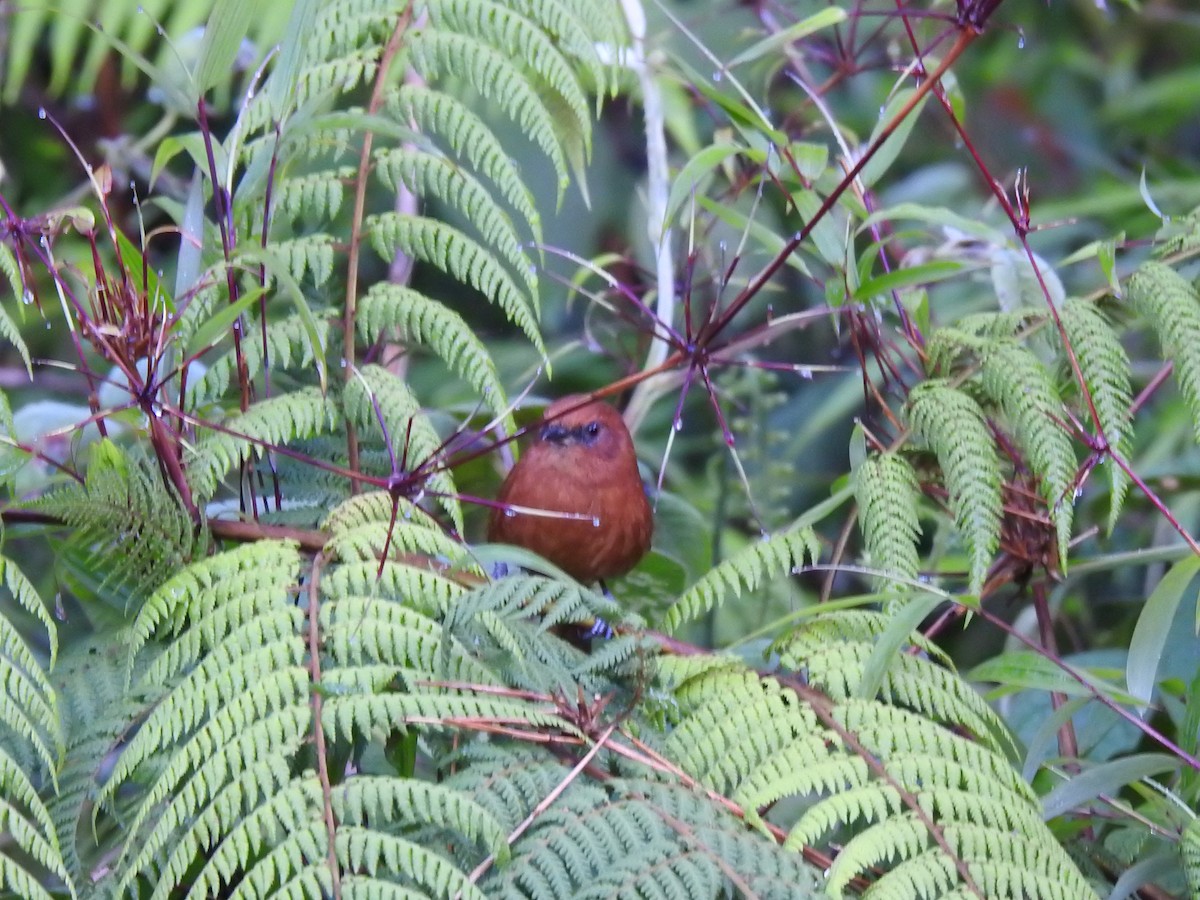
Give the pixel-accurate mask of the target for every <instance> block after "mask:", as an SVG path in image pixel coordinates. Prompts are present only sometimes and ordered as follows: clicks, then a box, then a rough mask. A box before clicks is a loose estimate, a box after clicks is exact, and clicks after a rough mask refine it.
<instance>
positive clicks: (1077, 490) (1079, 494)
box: [1075, 485, 1083, 500]
mask: <svg viewBox="0 0 1200 900" xmlns="http://www.w3.org/2000/svg"><path fill="white" fill-rule="evenodd" d="M1082 496H1083V485H1080V486H1079V487H1077V488H1075V499H1076V500H1078V499H1079V498H1080V497H1082Z"/></svg>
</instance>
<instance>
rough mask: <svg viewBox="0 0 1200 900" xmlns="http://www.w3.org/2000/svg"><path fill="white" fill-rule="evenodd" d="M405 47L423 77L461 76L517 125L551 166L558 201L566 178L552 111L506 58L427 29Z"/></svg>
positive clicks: (480, 44) (477, 42)
mask: <svg viewBox="0 0 1200 900" xmlns="http://www.w3.org/2000/svg"><path fill="white" fill-rule="evenodd" d="M408 51H409V54H410V58H411V62H412V65H413V67H414V68H415V69H417V71H419V72H420V73H421V74H422V75H423V76H424V77H425V78H426V80H429V81H433V80H434V79H436V78H437V77H438V76H439V75H450V76H457V77H460V78H463V79H464V80H466V81H467V82H469V83H470V85H471V87H473V88H474V89H475V90H476V91H478V92H479V94H481V95H482V96H483V97H486V98H487V99H489V100H491V101H493V102H494V103H496V104H497V105H498V106H499V108H500V109H501V110H503V112H504V113H505V114H506V115H508V116H509V118H511V119H512V120H513V121H514V122H515V123H516V124H517V125H518V126H520V128H521V131H522V133H523V134H525V135H526V136H527V137H528V138H529V140H530V141H532V142H533V143H534V144H535V145H536V146H537V147H538V148H539V149H540V150H541V151H542V152H543V153H544V154H545V155H546V158H547V159H549V160H550V162H551V164H552V165H553V166H554V171H555V172H556V173H557V175H558V197H559V200H560V201H561V200H562V196H563V194H564V192H565V191H566V188H567V184H568V183H569V177H568V174H567V160H566V156H565V154H564V153H563V148H562V146H561V145H560V143H559V136H558V131H557V129H556V123H555V121H554V114H553V113H552V112H551V110H550V109H549V107H548V106H547V105H546V103H545V102H544V101H543V100H542V98H541V96H539V94H538V91H537V88H536V87H535V86H534V85H533V84H531V83H530V81H529V79H528V78H527V77H526V75H525V73H524V72H522V71H521V69H520V68H519V67H518V66H517V65H516V64H514V63H513V62H512V60H510V59H509V58H508V57H507V56H505V55H504V54H503V53H502V52H501V51H499V50H497V49H493V48H492V47H491V46H489V44H488V43H487V42H486V41H485V40H482V39H478V38H474V37H469V36H467V35H465V34H455V33H451V32H446V31H438V30H435V29H432V28H430V29H426V30H424V31H422V32H420V33H419V34H415V35H413V36H412V38H411V39H410V40H409V44H408Z"/></svg>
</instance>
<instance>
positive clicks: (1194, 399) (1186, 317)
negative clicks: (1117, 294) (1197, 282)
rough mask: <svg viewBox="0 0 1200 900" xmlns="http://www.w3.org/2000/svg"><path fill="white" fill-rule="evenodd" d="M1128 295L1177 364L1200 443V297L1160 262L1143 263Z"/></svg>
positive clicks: (1178, 275) (1131, 280)
mask: <svg viewBox="0 0 1200 900" xmlns="http://www.w3.org/2000/svg"><path fill="white" fill-rule="evenodd" d="M1126 293H1127V296H1128V297H1129V301H1130V302H1131V303H1132V304H1133V306H1134V307H1135V308H1136V309H1137V311H1138V312H1139V313H1141V315H1143V316H1144V317H1145V318H1146V319H1148V320H1149V321H1150V325H1151V327H1153V328H1154V331H1155V333H1156V334H1157V335H1158V339H1159V341H1161V342H1162V347H1163V355H1164V356H1165V357H1166V358H1167V359H1169V360H1171V361H1172V362H1173V363H1174V364H1175V381H1176V383H1177V384H1178V385H1179V390H1180V391H1181V392H1182V393H1183V397H1184V399H1185V400H1186V401H1187V404H1188V409H1189V410H1191V413H1192V423H1193V427H1194V429H1195V433H1196V439H1197V440H1200V296H1197V294H1196V291H1195V289H1194V288H1193V287H1192V286H1191V285H1190V284H1189V283H1188V282H1187V280H1186V279H1185V278H1184V277H1183V276H1182V275H1180V274H1179V273H1178V272H1176V271H1175V270H1174V269H1172V268H1171V267H1170V266H1167V265H1165V264H1163V263H1160V262H1147V263H1143V264H1142V266H1141V267H1140V268H1139V269H1138V270H1137V271H1136V272H1134V273H1133V277H1131V278H1130V279H1129V283H1128V285H1127V287H1126Z"/></svg>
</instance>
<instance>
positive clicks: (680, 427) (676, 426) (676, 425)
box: [671, 418, 683, 431]
mask: <svg viewBox="0 0 1200 900" xmlns="http://www.w3.org/2000/svg"><path fill="white" fill-rule="evenodd" d="M671 427H672V428H674V429H675V430H676V431H683V419H678V418H677V419H676V420H675V421H674V422H672V423H671Z"/></svg>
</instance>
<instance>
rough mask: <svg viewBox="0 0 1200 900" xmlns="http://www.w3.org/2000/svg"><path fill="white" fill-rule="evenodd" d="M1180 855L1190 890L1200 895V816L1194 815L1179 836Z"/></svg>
mask: <svg viewBox="0 0 1200 900" xmlns="http://www.w3.org/2000/svg"><path fill="white" fill-rule="evenodd" d="M1179 857H1180V862H1181V863H1182V865H1183V875H1184V878H1186V879H1187V885H1188V890H1189V891H1191V894H1192V896H1193V897H1200V817H1197V816H1193V817H1192V818H1191V819H1190V820H1189V821H1188V823H1187V826H1186V827H1185V828H1184V829H1183V833H1182V834H1181V835H1180V836H1179Z"/></svg>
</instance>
